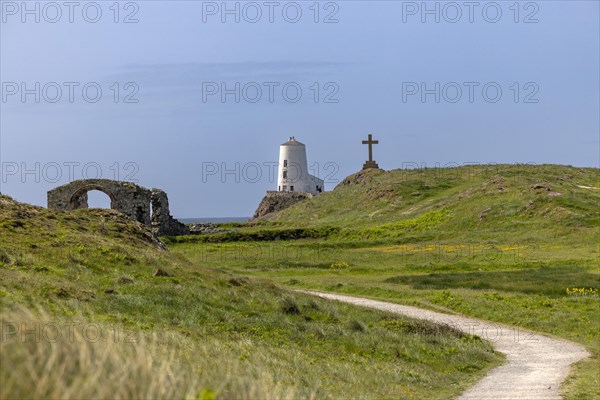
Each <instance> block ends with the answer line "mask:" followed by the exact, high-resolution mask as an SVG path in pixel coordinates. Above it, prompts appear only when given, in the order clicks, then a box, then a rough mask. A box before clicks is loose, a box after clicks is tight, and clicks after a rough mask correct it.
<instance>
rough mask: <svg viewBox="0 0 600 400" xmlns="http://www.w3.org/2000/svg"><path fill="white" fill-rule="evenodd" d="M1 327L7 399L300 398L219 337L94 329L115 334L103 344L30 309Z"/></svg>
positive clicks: (1, 379) (0, 360) (1, 390)
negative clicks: (197, 339) (193, 338)
mask: <svg viewBox="0 0 600 400" xmlns="http://www.w3.org/2000/svg"><path fill="white" fill-rule="evenodd" d="M1 324H2V331H1V334H2V337H1V339H0V366H1V368H0V399H43V398H45V399H132V398H135V399H180V398H182V399H183V398H185V399H202V400H204V399H206V400H208V399H215V398H216V399H218V398H278V399H287V398H289V399H292V398H298V393H296V392H295V391H294V388H293V387H289V386H288V387H284V386H282V385H281V384H279V383H277V382H276V381H275V379H274V377H273V376H272V375H271V374H270V373H268V372H267V371H266V370H263V369H261V368H260V367H257V366H256V364H255V365H252V363H251V362H249V361H242V360H240V357H239V353H240V351H241V350H240V348H237V349H236V348H235V347H234V346H231V343H228V344H225V343H223V342H220V341H218V340H215V339H207V340H203V341H201V342H194V343H192V342H191V341H190V340H188V339H187V338H185V337H182V336H180V335H177V334H174V333H165V334H160V335H159V334H157V333H156V332H154V333H145V334H136V335H135V341H131V340H130V339H133V338H128V339H127V340H125V338H124V337H123V335H118V336H116V335H114V332H117V330H116V329H115V328H114V327H109V326H106V325H101V324H94V326H95V331H96V332H97V331H102V332H104V333H107V332H110V334H107V335H102V337H101V338H99V339H97V338H96V336H98V335H96V334H95V333H94V334H90V331H88V330H84V329H77V328H73V327H74V326H75V327H76V326H78V324H77V323H74V322H73V321H66V320H64V321H57V320H56V319H51V318H50V317H49V316H48V314H46V313H41V314H39V313H33V312H32V311H31V310H28V309H25V308H19V309H17V310H16V311H12V312H10V313H7V314H5V315H3V317H2V320H1ZM82 324H84V323H82ZM87 325H88V326H90V325H89V324H87ZM57 327H58V330H57ZM56 332H60V334H58V335H57V334H56ZM57 337H58V339H59V340H56V338H57ZM119 337H120V339H121V340H117V338H119ZM192 361H193V362H192ZM303 397H307V396H303ZM308 397H313V396H312V395H309V396H308Z"/></svg>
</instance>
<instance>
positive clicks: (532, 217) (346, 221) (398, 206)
mask: <svg viewBox="0 0 600 400" xmlns="http://www.w3.org/2000/svg"><path fill="white" fill-rule="evenodd" d="M599 194H600V175H599V171H598V169H594V168H576V167H569V166H560V165H493V166H492V165H484V166H464V167H457V168H437V169H415V170H400V169H398V170H391V171H382V170H366V171H361V172H358V173H356V174H354V175H351V176H349V177H347V178H346V179H344V180H343V181H342V182H341V183H340V184H339V185H338V186H337V187H336V188H335V190H333V191H331V192H327V193H324V194H321V195H319V196H316V197H314V198H312V199H310V200H308V201H304V202H301V203H299V204H296V205H294V206H292V207H290V208H288V209H286V210H282V211H280V212H278V213H274V214H271V215H268V216H266V217H264V218H263V219H264V220H267V221H276V222H279V223H281V224H284V225H294V226H319V225H333V226H340V227H345V228H357V227H360V228H368V227H373V228H376V227H380V226H384V227H385V229H386V230H388V231H389V232H385V233H389V234H390V235H394V234H395V232H393V231H394V227H393V226H391V225H390V226H388V225H387V224H390V223H392V222H400V221H413V220H415V219H416V218H418V217H422V218H421V219H420V220H419V219H416V221H415V222H416V223H415V224H413V226H406V225H402V224H399V225H398V228H399V230H402V231H406V228H409V229H412V230H418V229H421V227H420V226H419V225H420V223H421V222H423V223H425V224H427V223H429V222H433V223H435V224H436V227H439V229H440V230H450V231H453V232H456V231H471V230H487V229H493V230H505V231H526V230H527V229H531V228H554V227H556V225H557V224H560V225H561V226H563V227H564V228H592V227H597V226H599V225H598V224H599V221H600V219H599V210H598V195H599ZM440 210H443V212H439V211H440ZM436 211H437V213H436ZM429 213H431V214H429ZM428 214H429V215H432V217H431V218H433V219H434V220H435V221H430V219H431V218H423V217H424V216H426V215H428ZM427 227H429V225H428V226H426V227H425V228H427ZM390 235H385V236H390Z"/></svg>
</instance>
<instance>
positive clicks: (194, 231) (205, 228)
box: [188, 222, 229, 235]
mask: <svg viewBox="0 0 600 400" xmlns="http://www.w3.org/2000/svg"><path fill="white" fill-rule="evenodd" d="M188 230H189V232H190V235H212V234H215V233H224V232H229V229H223V228H219V227H218V226H217V225H215V224H212V223H210V222H209V223H203V224H188Z"/></svg>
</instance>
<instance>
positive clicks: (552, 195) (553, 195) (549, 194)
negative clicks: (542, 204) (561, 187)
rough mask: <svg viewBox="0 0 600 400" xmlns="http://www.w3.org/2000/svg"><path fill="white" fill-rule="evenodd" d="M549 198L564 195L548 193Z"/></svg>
mask: <svg viewBox="0 0 600 400" xmlns="http://www.w3.org/2000/svg"><path fill="white" fill-rule="evenodd" d="M548 196H551V197H555V196H562V193H560V192H548Z"/></svg>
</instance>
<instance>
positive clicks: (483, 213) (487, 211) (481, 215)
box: [479, 207, 492, 221]
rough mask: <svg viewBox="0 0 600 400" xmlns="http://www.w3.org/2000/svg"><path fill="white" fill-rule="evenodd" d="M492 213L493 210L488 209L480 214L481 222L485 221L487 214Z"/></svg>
mask: <svg viewBox="0 0 600 400" xmlns="http://www.w3.org/2000/svg"><path fill="white" fill-rule="evenodd" d="M490 211H492V208H491V207H488V208H486V209H485V210H483V211H482V212H480V213H479V221H485V218H486V214H487V213H489V212H490Z"/></svg>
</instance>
